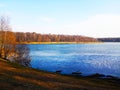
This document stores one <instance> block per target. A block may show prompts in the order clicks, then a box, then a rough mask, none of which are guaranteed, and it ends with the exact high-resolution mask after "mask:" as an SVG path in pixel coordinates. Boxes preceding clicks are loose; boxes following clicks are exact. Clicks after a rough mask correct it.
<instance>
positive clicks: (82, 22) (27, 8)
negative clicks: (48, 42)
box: [0, 0, 120, 37]
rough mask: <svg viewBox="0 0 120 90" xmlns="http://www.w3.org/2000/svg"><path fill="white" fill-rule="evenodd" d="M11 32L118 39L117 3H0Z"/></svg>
mask: <svg viewBox="0 0 120 90" xmlns="http://www.w3.org/2000/svg"><path fill="white" fill-rule="evenodd" d="M0 14H1V15H5V16H9V17H10V18H11V19H10V21H11V26H12V28H13V31H21V32H38V33H52V34H70V35H85V36H91V37H120V33H118V32H120V0H0Z"/></svg>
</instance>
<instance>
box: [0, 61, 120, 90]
mask: <svg viewBox="0 0 120 90" xmlns="http://www.w3.org/2000/svg"><path fill="white" fill-rule="evenodd" d="M119 83H120V81H119V80H114V79H98V78H90V77H73V76H65V75H59V74H55V73H49V72H45V71H40V70H36V69H32V68H27V67H24V66H21V65H18V64H15V63H11V62H8V61H5V60H3V59H0V90H120V86H119Z"/></svg>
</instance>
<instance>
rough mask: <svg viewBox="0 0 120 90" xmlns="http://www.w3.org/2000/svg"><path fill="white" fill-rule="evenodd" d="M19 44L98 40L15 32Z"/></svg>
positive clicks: (83, 37)
mask: <svg viewBox="0 0 120 90" xmlns="http://www.w3.org/2000/svg"><path fill="white" fill-rule="evenodd" d="M15 36H16V41H17V42H96V41H97V39H95V38H91V37H86V36H78V35H56V34H39V33H35V32H33V33H30V32H26V33H23V32H15Z"/></svg>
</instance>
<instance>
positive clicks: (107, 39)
mask: <svg viewBox="0 0 120 90" xmlns="http://www.w3.org/2000/svg"><path fill="white" fill-rule="evenodd" d="M98 41H102V42H120V38H98Z"/></svg>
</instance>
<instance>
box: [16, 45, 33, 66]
mask: <svg viewBox="0 0 120 90" xmlns="http://www.w3.org/2000/svg"><path fill="white" fill-rule="evenodd" d="M29 53H30V50H29V48H28V46H27V45H26V44H22V45H17V46H16V56H15V62H17V63H19V64H22V65H24V66H28V67H30V66H31V65H30V62H31V58H30V54H29Z"/></svg>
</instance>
